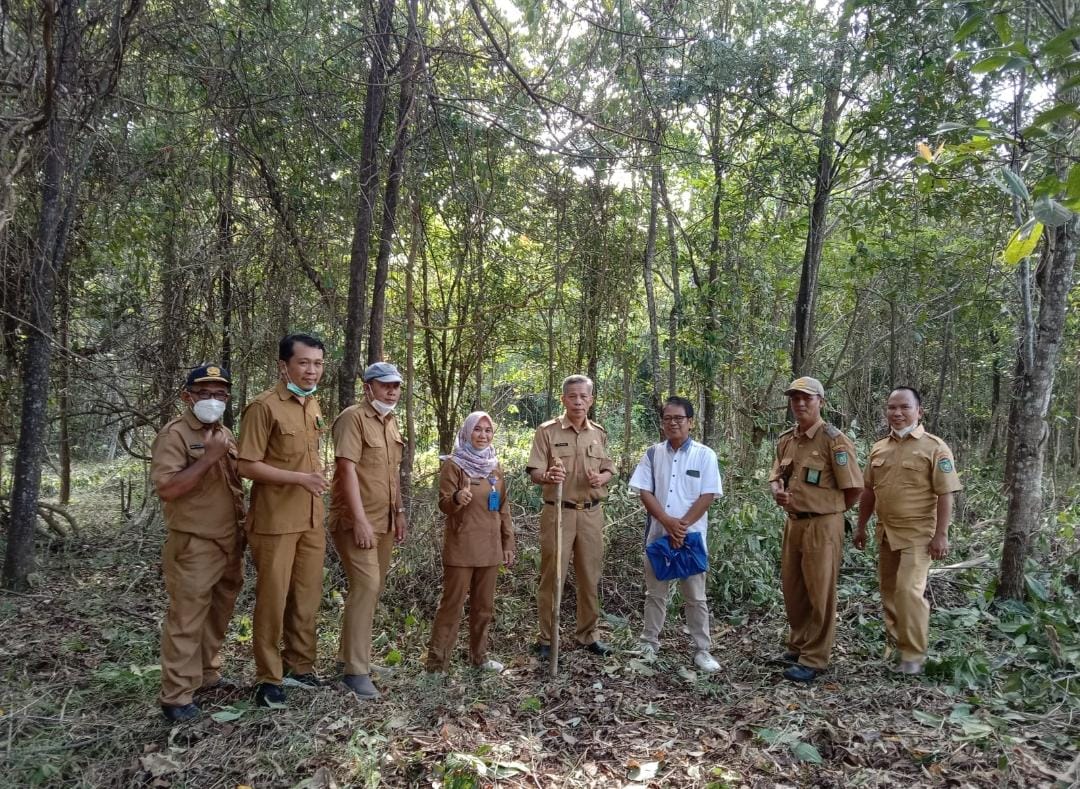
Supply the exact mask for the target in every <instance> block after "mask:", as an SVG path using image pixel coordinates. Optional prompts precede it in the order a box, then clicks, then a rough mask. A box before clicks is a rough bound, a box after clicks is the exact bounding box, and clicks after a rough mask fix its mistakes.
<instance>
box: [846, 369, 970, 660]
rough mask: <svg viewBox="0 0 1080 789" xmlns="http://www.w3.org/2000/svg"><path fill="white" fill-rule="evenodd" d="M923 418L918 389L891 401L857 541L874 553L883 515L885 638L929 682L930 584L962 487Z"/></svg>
mask: <svg viewBox="0 0 1080 789" xmlns="http://www.w3.org/2000/svg"><path fill="white" fill-rule="evenodd" d="M922 413H923V412H922V397H921V396H920V394H919V392H918V390H917V389H914V388H912V387H910V386H899V387H897V388H896V389H894V390H893V391H892V392H891V393H890V394H889V400H888V403H887V404H886V406H885V416H886V418H887V420H888V423H889V435H888V436H886V437H885V438H883V439H881V440H880V441H878V442H877V443H875V444H874V446H873V447H872V448H871V449H870V461H869V462H868V463H867V465H866V475H865V478H866V487H865V488H863V491H862V495H861V497H860V499H859V525H858V528H857V529H856V530H855V539H854V542H855V547H856V548H860V549H861V548H864V547H866V524H867V522H868V521H869V520H870V517H871V516H872V515H875V514H876V515H877V521H878V523H877V541H878V579H879V581H880V584H881V606H882V608H883V609H884V613H885V634H886V637H887V638H888V640H889V643H890V644H891V645H893V646H895V647H897V649H898V650H899V652H900V662H899V664H898V665H897V667H896V670H897V671H899V672H900V673H902V674H921V673H922V670H923V664H924V663H925V662H926V650H927V646H928V643H929V638H930V632H929V631H930V606H929V604H928V603H927V602H926V598H925V597H924V596H923V595H924V592H925V591H926V576H927V574H928V572H929V570H930V561H931V560H932V559H941V558H944V556H945V555H946V554H947V553H948V551H949V520H950V519H951V518H952V500H953V493H955V492H956V491H958V490H960V487H961V486H960V479H959V477H957V475H956V466H955V465H954V463H953V455H952V450H951V449H949V445H948V444H946V443H945V442H944V441H942V440H941V439H940V438H938V437H937V436H934V435H931V434H930V433H927V432H926V430H924V429H923V426H922V425H921V424H919V422H920V420H921V419H922Z"/></svg>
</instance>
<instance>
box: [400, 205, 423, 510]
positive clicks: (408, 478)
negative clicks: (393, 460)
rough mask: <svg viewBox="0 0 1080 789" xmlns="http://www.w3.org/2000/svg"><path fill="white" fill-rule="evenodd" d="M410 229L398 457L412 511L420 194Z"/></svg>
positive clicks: (404, 492)
mask: <svg viewBox="0 0 1080 789" xmlns="http://www.w3.org/2000/svg"><path fill="white" fill-rule="evenodd" d="M411 213H412V217H411V219H412V230H411V232H410V237H409V258H408V260H407V261H406V263H405V392H404V395H405V456H404V457H403V458H402V459H401V498H402V500H403V501H404V502H405V507H406V508H408V509H409V513H408V514H409V515H410V516H411V515H412V505H411V502H412V470H413V462H414V460H415V458H416V398H415V397H414V395H413V385H414V382H415V381H416V311H415V310H414V309H413V299H414V296H413V291H414V281H415V277H414V273H413V272H414V267H415V266H416V255H417V253H418V252H419V249H420V243H421V239H423V233H424V230H423V227H422V226H421V215H420V198H419V197H416V196H414V197H413V200H412V212H411Z"/></svg>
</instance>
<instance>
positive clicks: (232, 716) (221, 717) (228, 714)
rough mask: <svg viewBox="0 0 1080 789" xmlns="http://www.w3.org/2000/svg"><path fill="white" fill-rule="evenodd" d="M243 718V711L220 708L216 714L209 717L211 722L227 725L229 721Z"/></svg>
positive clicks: (234, 708)
mask: <svg viewBox="0 0 1080 789" xmlns="http://www.w3.org/2000/svg"><path fill="white" fill-rule="evenodd" d="M242 717H244V711H243V710H238V709H237V708H236V707H232V706H229V707H222V708H221V709H220V710H218V711H217V712H215V713H213V714H211V715H210V718H211V720H213V721H214V722H215V723H228V722H229V721H235V720H239V719H240V718H242Z"/></svg>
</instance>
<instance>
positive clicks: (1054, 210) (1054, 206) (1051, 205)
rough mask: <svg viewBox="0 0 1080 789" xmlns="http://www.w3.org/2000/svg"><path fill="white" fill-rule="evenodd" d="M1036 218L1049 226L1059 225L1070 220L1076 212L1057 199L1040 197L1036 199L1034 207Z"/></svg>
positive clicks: (1033, 211)
mask: <svg viewBox="0 0 1080 789" xmlns="http://www.w3.org/2000/svg"><path fill="white" fill-rule="evenodd" d="M1032 213H1033V214H1034V215H1035V218H1036V219H1038V220H1039V221H1040V222H1042V223H1043V224H1044V225H1046V226H1047V227H1058V226H1060V225H1064V224H1065V223H1066V222H1068V221H1070V220H1071V219H1072V218H1073V216H1074V214H1073V212H1072V211H1070V210H1069V209H1068V208H1066V207H1065V206H1063V205H1062V204H1061V203H1059V202H1058V201H1057V200H1053V199H1051V198H1049V197H1040V198H1039V199H1038V200H1036V201H1035V206H1034V208H1033V209H1032Z"/></svg>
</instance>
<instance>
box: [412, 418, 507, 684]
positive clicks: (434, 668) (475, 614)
mask: <svg viewBox="0 0 1080 789" xmlns="http://www.w3.org/2000/svg"><path fill="white" fill-rule="evenodd" d="M494 434H495V425H494V423H493V422H492V421H491V417H490V416H488V415H487V414H486V413H485V412H483V411H474V412H473V413H471V414H469V416H468V417H466V419H465V424H463V425H462V426H461V429H460V430H459V431H458V434H457V439H456V441H455V442H454V451H453V453H451V454H450V455H448V456H446V457H444V458H443V464H442V472H441V474H440V475H439V509H441V510H442V511H443V512H444V513H446V532H445V537H444V541H443V593H442V600H441V601H440V602H439V610H438V612H437V613H436V614H435V622H434V623H433V624H432V626H431V642H430V643H429V644H428V655H427V663H426V668H427V670H428V671H429V672H433V673H435V672H445V671H446V670H447V669H448V668H449V667H450V656H451V653H452V652H453V649H454V643H455V641H456V640H457V631H458V623H459V622H460V621H461V609H462V607H463V606H464V604H465V598H466V597H468V598H469V663H470V664H472V665H473V666H475V667H478V668H484V669H487V670H489V671H502V670H503V665H502V663H500V662H499V661H497V660H489V659H488V658H487V645H488V628H489V627H490V626H491V620H492V615H493V611H494V607H495V579H496V577H497V576H498V574H499V565H500V564H506V565H508V566H509V565H513V563H514V531H513V527H512V526H511V524H510V505H509V502H508V501H507V496H506V478H505V477H504V476H503V472H502V468H501V467H500V466H499V461H498V458H496V456H495V450H494V449H493V448H492V446H491V440H492V438H493V437H494Z"/></svg>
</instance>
